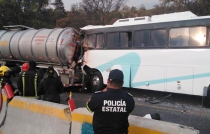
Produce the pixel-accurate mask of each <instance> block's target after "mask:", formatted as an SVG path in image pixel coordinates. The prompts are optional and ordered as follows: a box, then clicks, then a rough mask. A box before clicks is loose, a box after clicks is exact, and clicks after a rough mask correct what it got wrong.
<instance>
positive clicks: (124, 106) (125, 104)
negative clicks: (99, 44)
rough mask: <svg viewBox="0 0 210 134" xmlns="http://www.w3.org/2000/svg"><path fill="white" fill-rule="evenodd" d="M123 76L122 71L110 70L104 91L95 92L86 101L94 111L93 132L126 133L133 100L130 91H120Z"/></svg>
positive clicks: (90, 109) (97, 133)
mask: <svg viewBox="0 0 210 134" xmlns="http://www.w3.org/2000/svg"><path fill="white" fill-rule="evenodd" d="M123 78H124V76H123V73H122V71H120V70H118V69H114V70H112V71H110V73H109V77H108V80H107V88H106V89H105V90H106V91H105V90H104V91H98V92H95V94H93V96H92V97H91V99H90V100H89V101H88V102H87V104H86V107H87V109H88V110H89V111H90V112H94V114H93V123H92V124H93V130H94V133H95V134H128V127H129V123H128V116H129V114H130V113H131V112H132V111H133V109H134V107H135V102H134V99H133V97H132V95H131V94H130V93H127V92H123V91H122V89H121V87H122V85H123V83H124V82H123Z"/></svg>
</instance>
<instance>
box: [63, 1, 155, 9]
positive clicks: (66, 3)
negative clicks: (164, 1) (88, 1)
mask: <svg viewBox="0 0 210 134" xmlns="http://www.w3.org/2000/svg"><path fill="white" fill-rule="evenodd" d="M81 1H82V0H63V4H64V7H65V9H66V10H70V7H71V5H72V4H75V3H79V2H81ZM158 3H159V0H128V2H127V5H128V6H130V7H131V6H134V7H137V8H138V7H139V6H140V5H141V4H143V5H144V6H145V8H146V9H150V8H153V6H154V5H156V4H158Z"/></svg>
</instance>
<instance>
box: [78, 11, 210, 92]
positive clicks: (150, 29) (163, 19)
mask: <svg viewBox="0 0 210 134" xmlns="http://www.w3.org/2000/svg"><path fill="white" fill-rule="evenodd" d="M209 26H210V16H204V17H198V16H196V15H194V14H192V13H191V12H181V13H172V14H164V15H155V16H152V17H147V16H146V17H138V18H128V19H121V20H118V21H117V22H115V23H114V24H113V25H107V26H86V27H84V28H81V29H82V31H83V32H84V34H85V38H84V43H83V46H84V47H87V48H88V50H87V51H86V52H85V55H84V63H85V65H87V66H89V67H90V68H92V69H95V71H96V72H98V74H99V73H100V74H101V76H102V79H101V78H100V75H98V74H96V77H94V74H93V76H92V79H91V80H92V81H91V82H92V84H93V85H94V84H101V83H102V84H106V82H107V79H108V74H109V72H110V70H112V69H115V68H118V69H120V70H122V71H123V73H124V87H131V88H139V89H148V90H156V91H165V92H173V93H181V94H189V95H198V96H203V95H204V94H205V93H204V87H207V86H208V85H209V84H210V62H209V61H210V56H209V55H210V47H209V43H210V41H209V40H210V34H209V29H210V27H209ZM147 33H148V34H147ZM112 35H113V37H116V38H119V42H117V45H116V44H115V43H114V42H116V40H115V39H116V38H115V39H113V38H112ZM115 35H117V36H115ZM124 35H126V36H127V40H126V39H124V38H123V37H124ZM147 35H148V38H146V36H147ZM118 36H119V37H118ZM143 36H145V37H143ZM144 39H145V40H146V41H143V40H144ZM162 39H163V41H162V42H163V43H162V44H161V40H162ZM112 40H115V41H112ZM126 41H127V43H125V42H126ZM145 42H146V43H148V44H146V43H145ZM100 43H101V44H100ZM122 43H123V44H125V45H122ZM113 45H114V46H113ZM100 79H101V80H100ZM100 81H103V82H100ZM99 87H100V88H101V86H99ZM96 90H98V89H97V88H96ZM99 90H100V89H99Z"/></svg>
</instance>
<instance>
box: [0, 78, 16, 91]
mask: <svg viewBox="0 0 210 134" xmlns="http://www.w3.org/2000/svg"><path fill="white" fill-rule="evenodd" d="M0 83H1V86H2V87H3V86H4V85H5V84H6V83H8V84H9V85H10V86H11V87H12V90H13V92H14V91H15V87H14V86H13V85H12V82H11V80H10V78H8V77H6V76H0Z"/></svg>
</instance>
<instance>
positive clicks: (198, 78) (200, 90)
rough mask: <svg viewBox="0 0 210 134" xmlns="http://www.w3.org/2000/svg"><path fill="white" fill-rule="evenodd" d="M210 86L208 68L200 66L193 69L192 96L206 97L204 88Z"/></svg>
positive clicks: (209, 71) (209, 67) (209, 69)
mask: <svg viewBox="0 0 210 134" xmlns="http://www.w3.org/2000/svg"><path fill="white" fill-rule="evenodd" d="M209 84H210V66H208V65H202V66H196V67H194V82H193V94H194V95H200V96H203V95H206V94H207V93H206V92H204V91H206V90H204V88H205V87H208V86H209Z"/></svg>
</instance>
